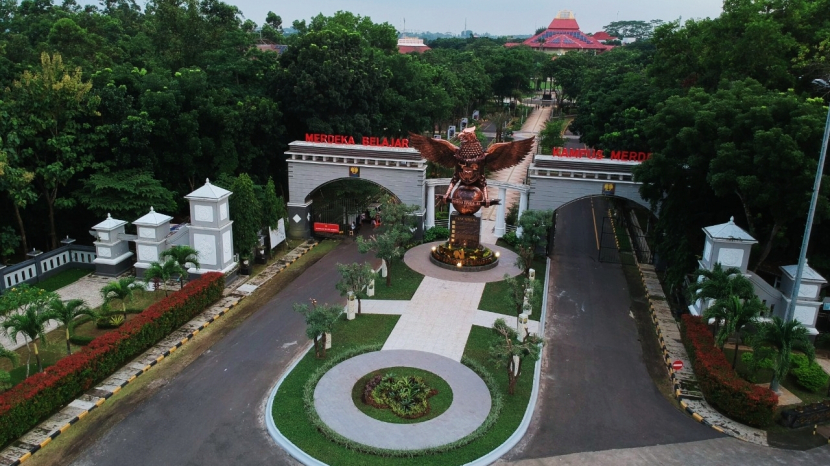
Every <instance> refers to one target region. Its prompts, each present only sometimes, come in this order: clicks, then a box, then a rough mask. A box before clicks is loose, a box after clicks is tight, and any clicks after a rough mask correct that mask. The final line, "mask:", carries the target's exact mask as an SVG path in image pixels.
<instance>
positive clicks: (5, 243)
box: [0, 177, 20, 264]
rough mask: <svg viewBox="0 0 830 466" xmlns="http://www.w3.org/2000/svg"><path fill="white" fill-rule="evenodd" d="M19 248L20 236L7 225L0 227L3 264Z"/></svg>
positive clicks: (0, 258)
mask: <svg viewBox="0 0 830 466" xmlns="http://www.w3.org/2000/svg"><path fill="white" fill-rule="evenodd" d="M0 179H2V177H0ZM19 246H20V235H18V234H17V232H16V231H14V228H12V227H10V226H8V225H3V226H0V260H2V263H3V264H7V263H8V257H9V256H11V255H12V254H14V251H15V250H17V248H18V247H19Z"/></svg>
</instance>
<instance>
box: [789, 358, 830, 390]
mask: <svg viewBox="0 0 830 466" xmlns="http://www.w3.org/2000/svg"><path fill="white" fill-rule="evenodd" d="M790 361H792V369H790V374H792V375H793V377H795V382H796V383H797V384H798V385H801V386H802V387H804V388H805V389H807V390H810V391H811V392H814V393H818V392H819V391H821V390H824V388H825V387H827V382H828V381H830V375H827V373H826V372H824V369H823V368H822V367H821V366H820V365H819V364H818V363H817V362H815V361H813V362H810V360H809V359H807V356H805V355H803V354H793V355H792V356H791V357H790Z"/></svg>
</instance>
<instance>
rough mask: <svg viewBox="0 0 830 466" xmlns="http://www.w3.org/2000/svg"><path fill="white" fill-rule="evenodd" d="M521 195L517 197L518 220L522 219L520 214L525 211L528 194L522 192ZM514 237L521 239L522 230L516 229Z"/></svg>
mask: <svg viewBox="0 0 830 466" xmlns="http://www.w3.org/2000/svg"><path fill="white" fill-rule="evenodd" d="M521 194H522V195H521V196H520V197H519V218H522V214H523V213H524V212H525V210H527V194H528V192H527V191H522V193H521ZM516 236H518V237H520V238H521V236H522V229H521V228H517V229H516Z"/></svg>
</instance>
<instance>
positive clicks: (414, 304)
mask: <svg viewBox="0 0 830 466" xmlns="http://www.w3.org/2000/svg"><path fill="white" fill-rule="evenodd" d="M483 291H484V283H461V282H447V281H444V280H439V279H436V278H432V277H424V280H423V281H422V282H421V286H419V287H418V291H416V292H415V295H414V296H413V297H412V301H410V302H409V306H408V307H407V312H406V313H404V314H403V315H402V316H401V318H400V320H398V323H397V325H395V328H394V329H393V330H392V333H391V334H390V335H389V338H388V339H387V340H386V343H385V344H384V345H383V349H384V350H400V349H408V350H417V351H428V352H430V353H435V354H440V355H441V356H444V357H447V358H450V359H452V360H454V361H461V356H463V355H464V346H465V345H466V344H467V337H468V336H469V335H470V329H471V328H472V326H473V317H474V315H475V312H476V309H477V308H478V303H479V301H481V293H482V292H483Z"/></svg>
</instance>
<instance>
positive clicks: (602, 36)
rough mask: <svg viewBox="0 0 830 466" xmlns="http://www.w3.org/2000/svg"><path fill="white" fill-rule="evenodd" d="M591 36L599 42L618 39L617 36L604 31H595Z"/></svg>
mask: <svg viewBox="0 0 830 466" xmlns="http://www.w3.org/2000/svg"><path fill="white" fill-rule="evenodd" d="M593 38H594V39H596V40H598V41H601V42H607V41H609V40H620V38H619V37H614V36H612V35H611V34H608V33H607V32H605V31H599V32H595V33H594V35H593Z"/></svg>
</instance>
